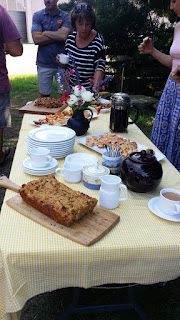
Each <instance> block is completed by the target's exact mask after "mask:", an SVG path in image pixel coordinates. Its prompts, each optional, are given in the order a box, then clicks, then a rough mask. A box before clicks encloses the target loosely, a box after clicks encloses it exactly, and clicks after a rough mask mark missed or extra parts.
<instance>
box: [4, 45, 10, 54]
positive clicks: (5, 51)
mask: <svg viewBox="0 0 180 320" xmlns="http://www.w3.org/2000/svg"><path fill="white" fill-rule="evenodd" d="M3 49H4V53H5V54H9V51H8V47H7V45H6V44H5V43H4V48H3Z"/></svg>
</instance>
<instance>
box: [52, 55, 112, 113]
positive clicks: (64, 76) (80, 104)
mask: <svg viewBox="0 0 180 320" xmlns="http://www.w3.org/2000/svg"><path fill="white" fill-rule="evenodd" d="M68 55H69V60H70V61H71V63H72V66H73V69H72V70H70V71H68V70H64V69H62V68H58V74H59V76H58V82H59V85H60V88H61V92H64V93H63V94H62V96H61V98H60V100H61V102H66V103H67V104H68V105H69V106H71V107H72V109H73V110H78V109H81V110H84V109H86V108H87V107H88V106H89V102H91V101H93V100H95V98H97V97H98V92H99V90H105V86H106V85H108V82H109V81H111V80H112V76H106V77H105V79H103V80H101V81H100V82H99V84H98V85H95V84H94V79H89V82H90V83H91V84H92V86H93V87H92V92H91V91H88V90H86V89H85V87H83V86H81V85H80V75H79V72H78V67H77V66H76V62H75V59H74V57H72V55H71V54H70V53H69V54H68ZM70 77H73V78H74V80H75V83H76V86H75V87H73V88H70V86H69V81H68V80H69V78H70Z"/></svg>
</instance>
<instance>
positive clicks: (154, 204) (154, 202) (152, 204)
mask: <svg viewBox="0 0 180 320" xmlns="http://www.w3.org/2000/svg"><path fill="white" fill-rule="evenodd" d="M158 201H159V197H155V198H152V199H150V200H149V202H148V208H149V209H150V210H151V211H152V212H153V213H154V214H155V215H156V216H158V217H160V218H162V219H165V220H168V221H174V222H180V214H177V215H173V216H171V215H168V214H165V213H163V212H162V211H161V210H160V209H159V207H158Z"/></svg>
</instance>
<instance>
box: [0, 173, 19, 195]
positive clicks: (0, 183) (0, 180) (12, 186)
mask: <svg viewBox="0 0 180 320" xmlns="http://www.w3.org/2000/svg"><path fill="white" fill-rule="evenodd" d="M0 187H3V188H6V189H9V190H12V191H15V192H19V189H20V187H19V186H18V185H17V184H16V183H14V182H12V181H11V180H9V179H8V178H7V177H6V176H0Z"/></svg>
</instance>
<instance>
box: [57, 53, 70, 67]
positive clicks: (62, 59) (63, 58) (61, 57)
mask: <svg viewBox="0 0 180 320" xmlns="http://www.w3.org/2000/svg"><path fill="white" fill-rule="evenodd" d="M59 61H60V63H62V64H68V62H69V56H68V55H67V54H64V53H60V54H59Z"/></svg>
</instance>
